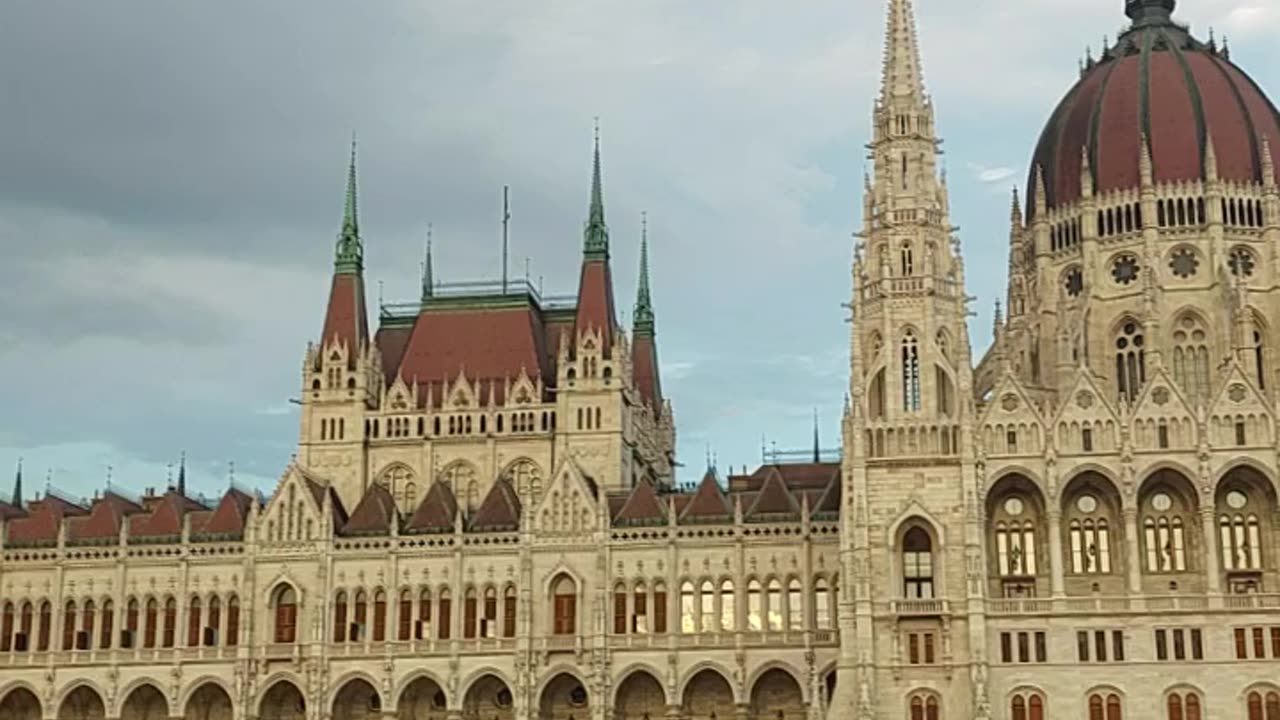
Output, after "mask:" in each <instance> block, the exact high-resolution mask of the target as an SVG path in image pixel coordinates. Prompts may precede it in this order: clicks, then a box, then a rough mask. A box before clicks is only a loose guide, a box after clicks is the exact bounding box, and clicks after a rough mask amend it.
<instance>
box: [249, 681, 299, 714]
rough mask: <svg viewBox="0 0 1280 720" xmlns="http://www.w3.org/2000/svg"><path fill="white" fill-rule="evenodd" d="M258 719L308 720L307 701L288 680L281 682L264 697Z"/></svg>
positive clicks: (272, 687)
mask: <svg viewBox="0 0 1280 720" xmlns="http://www.w3.org/2000/svg"><path fill="white" fill-rule="evenodd" d="M258 717H260V718H263V719H264V720H265V719H266V718H272V720H306V717H307V701H306V700H303V699H302V693H301V692H300V691H299V690H298V687H297V686H296V685H294V684H293V683H291V682H289V681H288V680H281V681H279V682H277V683H276V684H275V685H272V686H271V689H269V690H267V693H266V694H265V695H263V696H262V705H261V706H260V707H259V708H258Z"/></svg>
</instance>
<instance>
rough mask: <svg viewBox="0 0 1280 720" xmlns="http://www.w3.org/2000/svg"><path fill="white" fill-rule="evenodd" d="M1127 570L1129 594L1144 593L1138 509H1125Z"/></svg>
mask: <svg viewBox="0 0 1280 720" xmlns="http://www.w3.org/2000/svg"><path fill="white" fill-rule="evenodd" d="M1124 546H1125V571H1126V572H1127V574H1128V576H1129V594H1130V595H1141V594H1142V551H1141V550H1140V549H1139V547H1138V509H1137V508H1134V507H1127V508H1125V509H1124Z"/></svg>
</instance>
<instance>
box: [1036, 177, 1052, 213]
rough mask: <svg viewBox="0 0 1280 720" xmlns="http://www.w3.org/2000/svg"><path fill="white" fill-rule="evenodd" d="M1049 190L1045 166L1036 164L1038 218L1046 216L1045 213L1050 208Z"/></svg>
mask: <svg viewBox="0 0 1280 720" xmlns="http://www.w3.org/2000/svg"><path fill="white" fill-rule="evenodd" d="M1047 192H1048V191H1047V190H1046V189H1045V184H1044V166H1043V165H1036V204H1035V208H1036V218H1041V217H1044V214H1045V213H1046V212H1048V210H1049V198H1048V197H1047V196H1046V193H1047Z"/></svg>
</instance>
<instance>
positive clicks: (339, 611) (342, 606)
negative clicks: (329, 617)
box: [333, 590, 347, 643]
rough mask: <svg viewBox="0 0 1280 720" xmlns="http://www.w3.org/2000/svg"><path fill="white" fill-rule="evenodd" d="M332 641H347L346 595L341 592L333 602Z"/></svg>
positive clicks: (344, 592)
mask: <svg viewBox="0 0 1280 720" xmlns="http://www.w3.org/2000/svg"><path fill="white" fill-rule="evenodd" d="M333 641H334V642H338V643H341V642H346V641H347V593H346V591H343V590H339V591H338V595H337V597H335V598H334V600H333Z"/></svg>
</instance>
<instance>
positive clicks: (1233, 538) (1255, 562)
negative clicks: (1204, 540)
mask: <svg viewBox="0 0 1280 720" xmlns="http://www.w3.org/2000/svg"><path fill="white" fill-rule="evenodd" d="M1254 506H1255V503H1254V502H1253V501H1252V499H1251V498H1250V497H1249V495H1248V494H1247V493H1245V492H1243V491H1241V490H1239V489H1232V490H1229V491H1228V492H1227V493H1225V494H1224V495H1223V496H1222V498H1221V500H1220V501H1219V503H1218V539H1219V546H1220V548H1221V552H1222V569H1223V570H1227V571H1233V570H1261V569H1262V546H1263V541H1262V525H1261V522H1260V521H1259V519H1258V513H1257V512H1256V511H1255V507H1254Z"/></svg>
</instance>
